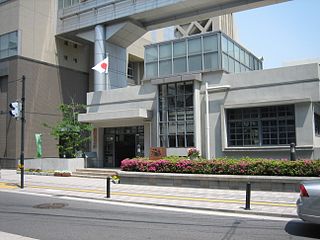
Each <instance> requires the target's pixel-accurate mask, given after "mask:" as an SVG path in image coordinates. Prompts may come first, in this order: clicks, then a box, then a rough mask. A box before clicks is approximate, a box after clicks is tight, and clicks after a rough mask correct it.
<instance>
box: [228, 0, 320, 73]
mask: <svg viewBox="0 0 320 240" xmlns="http://www.w3.org/2000/svg"><path fill="white" fill-rule="evenodd" d="M234 20H235V24H236V28H237V36H238V41H239V43H240V44H241V45H243V46H244V47H245V48H247V49H248V50H250V51H251V52H252V53H254V54H255V55H256V56H257V57H261V56H263V58H264V64H263V66H264V68H265V69H268V68H275V67H281V66H283V65H284V64H285V63H288V62H294V61H301V60H307V59H317V60H319V61H320V0H293V1H289V2H285V3H280V4H274V5H271V6H267V7H262V8H255V9H252V10H247V11H243V12H239V13H235V14H234Z"/></svg>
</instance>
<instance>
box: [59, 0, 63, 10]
mask: <svg viewBox="0 0 320 240" xmlns="http://www.w3.org/2000/svg"><path fill="white" fill-rule="evenodd" d="M58 8H59V9H61V8H63V0H59V1H58Z"/></svg>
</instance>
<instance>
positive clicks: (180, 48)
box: [173, 41, 186, 57]
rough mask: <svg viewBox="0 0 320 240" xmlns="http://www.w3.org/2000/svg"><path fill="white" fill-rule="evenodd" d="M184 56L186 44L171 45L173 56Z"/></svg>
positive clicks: (176, 43)
mask: <svg viewBox="0 0 320 240" xmlns="http://www.w3.org/2000/svg"><path fill="white" fill-rule="evenodd" d="M185 55H186V42H185V41H183V42H175V43H173V56H174V57H182V56H185Z"/></svg>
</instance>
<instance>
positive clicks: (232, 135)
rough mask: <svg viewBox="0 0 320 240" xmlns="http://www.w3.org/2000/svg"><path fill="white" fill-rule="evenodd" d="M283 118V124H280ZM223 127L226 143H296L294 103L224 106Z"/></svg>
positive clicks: (234, 145) (262, 144)
mask: <svg viewBox="0 0 320 240" xmlns="http://www.w3.org/2000/svg"><path fill="white" fill-rule="evenodd" d="M283 122H284V123H285V124H281V123H283ZM272 123H273V124H272ZM226 128H227V129H226V133H227V141H226V142H227V147H266V146H284V145H289V144H290V143H292V142H294V143H296V140H297V138H296V124H295V107H294V105H276V106H261V107H249V108H233V109H226ZM292 135H293V136H292ZM281 136H282V137H281ZM283 136H284V137H283Z"/></svg>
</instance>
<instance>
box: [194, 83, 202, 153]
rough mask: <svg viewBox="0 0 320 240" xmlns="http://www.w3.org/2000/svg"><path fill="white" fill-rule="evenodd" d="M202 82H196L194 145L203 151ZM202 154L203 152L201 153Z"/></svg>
mask: <svg viewBox="0 0 320 240" xmlns="http://www.w3.org/2000/svg"><path fill="white" fill-rule="evenodd" d="M200 87H201V84H200V82H198V81H195V82H194V96H193V106H194V146H195V147H196V148H197V149H199V150H200V152H201V149H202V148H201V99H200ZM201 154H202V153H201Z"/></svg>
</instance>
